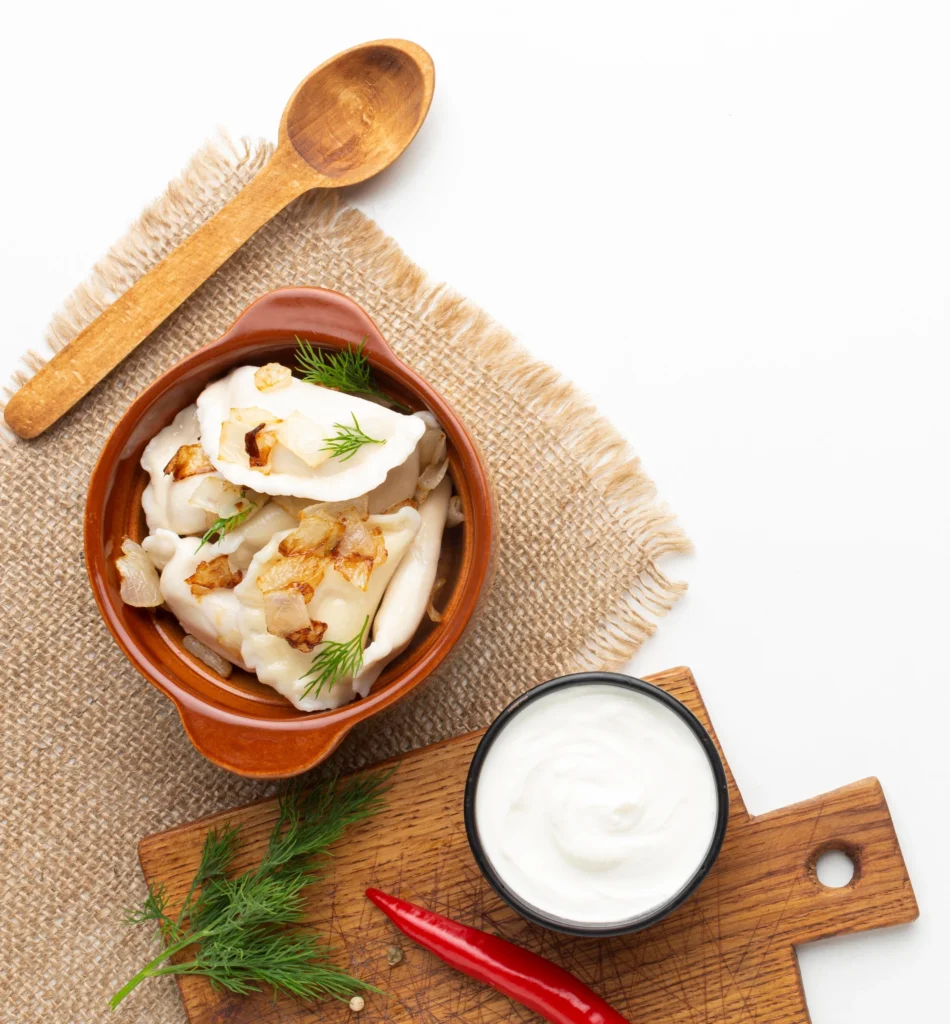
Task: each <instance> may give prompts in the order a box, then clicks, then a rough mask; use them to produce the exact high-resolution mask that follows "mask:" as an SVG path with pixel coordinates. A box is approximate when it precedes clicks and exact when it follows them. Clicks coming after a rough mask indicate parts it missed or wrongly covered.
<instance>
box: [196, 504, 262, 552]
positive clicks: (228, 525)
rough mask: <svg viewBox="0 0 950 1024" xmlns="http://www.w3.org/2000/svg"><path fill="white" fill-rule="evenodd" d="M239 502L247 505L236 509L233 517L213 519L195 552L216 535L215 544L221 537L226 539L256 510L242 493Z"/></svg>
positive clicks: (255, 505)
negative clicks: (244, 502)
mask: <svg viewBox="0 0 950 1024" xmlns="http://www.w3.org/2000/svg"><path fill="white" fill-rule="evenodd" d="M241 501H246V502H247V505H245V507H244V508H242V509H238V511H237V512H235V513H234V515H233V516H223V517H219V518H218V519H215V521H214V522H213V523H212V524H211V526H209V527H208V529H207V531H206V532H205V535H204V536H203V537H202V538H201V543H200V544H199V545H198V547H197V548H196V549H195V551H196V552H197V551H200V550H201V549H202V548H203V547H204V546H205V544H210V543H211V538H212V537H215V535H217V537H216V539H215V543H217V541H219V540H221V538H222V537H226V536H227V535H228V534H229V533H230V532H231V531H232V530H236V529H237V528H238V527H239V526H240V525H241V524H242V523H244V522H246V520H247V517H248V516H249V515H250V514H251V513H252V512H253V511H254V509H256V508H257V503H256V502H254V501H251V499H250V498H248V497H246V496H245V495H244V494H243V493H242V494H241Z"/></svg>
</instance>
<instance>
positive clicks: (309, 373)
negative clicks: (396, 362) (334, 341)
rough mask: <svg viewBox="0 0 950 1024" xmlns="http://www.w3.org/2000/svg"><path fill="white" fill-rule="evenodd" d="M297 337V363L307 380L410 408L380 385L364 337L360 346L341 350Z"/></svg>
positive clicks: (394, 405)
mask: <svg viewBox="0 0 950 1024" xmlns="http://www.w3.org/2000/svg"><path fill="white" fill-rule="evenodd" d="M294 340H295V341H296V342H297V353H296V359H297V365H298V367H299V368H300V370H301V371H302V373H303V379H304V380H305V381H306V382H307V383H308V384H319V385H320V387H323V388H333V389H334V390H335V391H345V392H347V394H350V395H369V396H370V397H371V398H378V399H380V400H382V401H384V402H386V403H387V404H388V405H391V406H393V407H394V408H397V409H402V410H403V411H405V412H408V411H409V409H408V407H407V406H405V405H403V404H402V403H401V402H397V401H396V400H395V399H394V398H390V397H389V395H387V394H386V393H385V392H384V391H380V390H379V388H378V387H377V385H376V380H375V378H374V377H373V369H372V367H371V366H370V365H369V360H368V359H367V358H366V356H365V355H364V354H363V347H364V345H365V344H366V339H365V338H364V339H363V340H362V341H361V342H360V344H359V348H353V346H352V345H347V346H346V348H345V349H341V350H340V351H338V352H328V351H327V350H326V349H322V348H319V349H315V348H314V347H313V345H311V344H310V342H309V341H304V340H303V339H302V338H298V337H297V336H296V335H294Z"/></svg>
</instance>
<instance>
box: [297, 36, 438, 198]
mask: <svg viewBox="0 0 950 1024" xmlns="http://www.w3.org/2000/svg"><path fill="white" fill-rule="evenodd" d="M434 87H435V68H434V66H433V64H432V58H431V57H430V56H429V55H428V54H427V53H426V51H425V50H423V49H422V47H421V46H416V44H415V43H410V42H407V41H405V40H382V41H381V42H376V43H364V44H363V45H361V46H355V47H354V48H353V49H352V50H345V51H344V52H343V53H340V54H337V56H336V57H334V58H333V59H332V60H329V61H327V62H326V63H325V64H321V65H320V67H318V68H317V69H316V71H314V72H312V73H311V74H310V75H309V76H308V77H307V78H306V79H304V81H303V82H301V83H300V85H299V86H298V87H297V90H296V92H295V93H294V94H293V96H291V98H290V100H289V102H288V103H287V107H286V109H285V110H284V116H283V118H282V120H281V125H280V140H281V145H282V146H283V145H285V144H289V145H290V146H292V147H293V149H294V150H295V152H296V153H297V154H298V155H299V156H300V157H302V159H303V160H304V161H305V162H306V163H307V164H309V165H310V167H312V168H313V170H315V171H316V172H317V173H318V174H320V175H322V176H324V177H326V178H327V179H328V182H327V184H328V185H335V186H338V187H339V186H342V185H355V184H356V183H357V182H361V181H365V180H366V179H367V178H371V177H372V176H373V175H374V174H378V173H379V172H380V171H382V170H383V169H384V168H386V167H388V166H389V165H390V164H391V163H392V162H393V161H394V160H395V159H396V157H397V156H399V154H400V153H402V151H403V150H404V149H405V148H406V147H407V146H408V145H409V143H410V142H412V140H413V138H415V135H416V132H418V131H419V129H420V128H421V127H422V122H423V121H424V120H425V116H426V113H427V112H428V110H429V104H430V103H431V102H432V91H433V89H434Z"/></svg>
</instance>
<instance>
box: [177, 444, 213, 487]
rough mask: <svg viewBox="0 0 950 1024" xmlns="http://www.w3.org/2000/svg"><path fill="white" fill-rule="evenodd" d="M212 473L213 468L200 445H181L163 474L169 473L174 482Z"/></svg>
mask: <svg viewBox="0 0 950 1024" xmlns="http://www.w3.org/2000/svg"><path fill="white" fill-rule="evenodd" d="M213 472H214V466H212V465H211V460H210V459H209V458H208V456H207V455H205V452H204V449H203V448H202V447H201V445H200V444H183V445H182V446H181V447H180V448H179V449H178V451H177V452H175V454H174V455H173V456H172V457H171V458H170V459H169V460H168V463H167V464H166V466H165V473H166V474H167V473H170V474H171V475H172V476H174V478H175V479H176V480H187V479H188V477H190V476H198V475H199V474H201V473H213Z"/></svg>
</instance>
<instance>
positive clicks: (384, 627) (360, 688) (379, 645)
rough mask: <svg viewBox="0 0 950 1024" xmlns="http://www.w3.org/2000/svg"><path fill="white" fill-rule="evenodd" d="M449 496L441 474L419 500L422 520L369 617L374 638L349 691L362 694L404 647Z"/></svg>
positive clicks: (425, 597)
mask: <svg viewBox="0 0 950 1024" xmlns="http://www.w3.org/2000/svg"><path fill="white" fill-rule="evenodd" d="M451 496H452V483H451V481H450V480H449V479H448V478H447V477H446V478H444V479H443V480H442V482H441V483H440V484H439V485H438V486H437V487H436V488H435V490H433V491H431V492H430V493H429V496H428V497H427V498H426V500H425V501H424V502H423V503H422V504H421V505H420V506H419V516H420V517H421V519H422V525H421V526H420V528H419V532H418V533H417V534H416V535H415V537H414V538H413V541H412V544H410V545H409V550H408V551H407V552H406V555H405V557H404V558H403V560H402V562H400V563H399V568H398V569H397V570H396V571H395V572H394V573H393V576H392V579H391V580H390V581H389V586H388V587H387V588H386V593H385V595H384V596H383V600H382V602H381V603H380V606H379V611H378V612H377V613H376V618H375V619H373V640H372V643H370V645H369V646H368V647H367V648H366V650H365V651H364V652H363V667H362V668H361V669H360V671H359V673H358V674H357V676H356V678H355V679H354V680H353V692H354V693H356V694H359V696H360V697H365V696H366V695H367V694H368V693H369V691H370V688H371V687H372V685H373V683H375V682H376V680H377V679H378V678H379V674H380V673H381V672H382V671H383V669H384V668H385V667H386V666H387V665H388V664H389V662H390V661H392V660H393V658H395V657H396V655H398V654H400V653H401V652H402V651H403V650H405V648H406V646H407V645H408V643H409V641H410V640H411V639H412V637H413V634H414V633H415V631H416V630H417V629H418V628H419V623H420V622H422V617H423V615H425V613H426V608H427V607H428V605H429V595H430V594H431V593H432V586H433V584H434V583H435V573H436V569H437V568H438V566H439V552H440V551H441V550H442V533H443V531H444V529H445V520H446V516H447V514H448V510H449V498H450V497H451Z"/></svg>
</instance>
